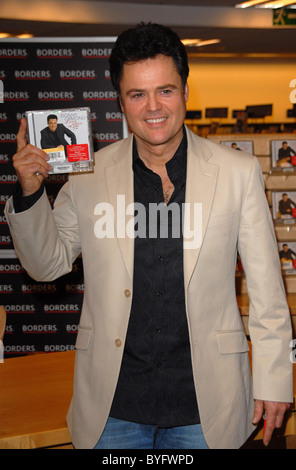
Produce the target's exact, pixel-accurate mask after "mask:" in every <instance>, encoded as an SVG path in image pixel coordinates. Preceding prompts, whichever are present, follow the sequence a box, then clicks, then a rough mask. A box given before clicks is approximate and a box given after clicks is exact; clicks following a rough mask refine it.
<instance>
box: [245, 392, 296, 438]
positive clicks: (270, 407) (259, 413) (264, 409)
mask: <svg viewBox="0 0 296 470" xmlns="http://www.w3.org/2000/svg"><path fill="white" fill-rule="evenodd" d="M289 407H290V403H281V402H276V401H263V400H255V410H254V416H253V420H252V422H253V424H258V423H259V421H260V420H261V418H263V416H264V414H265V413H266V425H265V429H264V432H263V444H264V445H265V446H267V445H268V444H269V442H270V439H271V436H272V433H273V431H274V429H275V428H280V427H281V426H282V424H283V419H284V415H285V413H286V411H287V410H288V409H289Z"/></svg>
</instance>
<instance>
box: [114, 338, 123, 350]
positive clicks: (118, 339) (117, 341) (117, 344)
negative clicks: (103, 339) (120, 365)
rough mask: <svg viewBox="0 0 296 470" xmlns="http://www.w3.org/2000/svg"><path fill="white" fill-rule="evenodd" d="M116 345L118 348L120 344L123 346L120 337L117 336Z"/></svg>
mask: <svg viewBox="0 0 296 470" xmlns="http://www.w3.org/2000/svg"><path fill="white" fill-rule="evenodd" d="M115 346H116V347H117V348H120V346H122V341H121V339H120V338H116V340H115Z"/></svg>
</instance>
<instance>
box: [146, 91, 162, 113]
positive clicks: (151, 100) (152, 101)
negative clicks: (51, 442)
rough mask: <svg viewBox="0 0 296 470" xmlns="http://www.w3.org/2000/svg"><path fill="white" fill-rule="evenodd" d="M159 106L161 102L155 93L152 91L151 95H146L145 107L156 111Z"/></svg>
mask: <svg viewBox="0 0 296 470" xmlns="http://www.w3.org/2000/svg"><path fill="white" fill-rule="evenodd" d="M160 107H161V104H160V101H159V99H158V97H157V95H156V94H154V93H151V95H148V100H147V109H148V110H149V111H157V110H159V109H160Z"/></svg>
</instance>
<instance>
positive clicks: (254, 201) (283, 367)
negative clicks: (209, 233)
mask: <svg viewBox="0 0 296 470" xmlns="http://www.w3.org/2000/svg"><path fill="white" fill-rule="evenodd" d="M241 207H242V212H241V217H240V228H239V239H238V250H239V253H240V256H241V260H242V264H243V269H244V272H245V276H246V282H247V289H248V295H249V332H250V338H251V342H252V359H253V364H252V373H253V382H254V398H256V399H262V400H270V401H282V402H292V401H293V377H292V373H293V364H292V362H291V361H290V353H291V348H290V342H291V339H292V329H291V318H290V312H289V308H288V305H287V299H286V293H285V289H284V284H283V278H282V273H281V266H280V258H279V253H278V248H277V241H276V237H275V233H274V226H273V221H272V217H271V213H270V209H269V206H268V203H267V199H266V196H265V192H264V182H263V177H262V172H261V168H260V165H259V163H258V160H257V158H254V160H253V167H252V171H251V173H250V176H249V181H248V185H247V188H246V190H245V193H244V196H243V201H242V206H241Z"/></svg>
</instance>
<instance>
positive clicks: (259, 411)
mask: <svg viewBox="0 0 296 470" xmlns="http://www.w3.org/2000/svg"><path fill="white" fill-rule="evenodd" d="M263 413H264V405H263V401H262V400H255V408H254V415H253V419H252V423H253V424H258V423H259V421H260V420H261V418H262V416H263Z"/></svg>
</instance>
